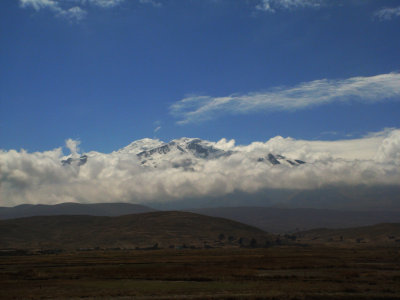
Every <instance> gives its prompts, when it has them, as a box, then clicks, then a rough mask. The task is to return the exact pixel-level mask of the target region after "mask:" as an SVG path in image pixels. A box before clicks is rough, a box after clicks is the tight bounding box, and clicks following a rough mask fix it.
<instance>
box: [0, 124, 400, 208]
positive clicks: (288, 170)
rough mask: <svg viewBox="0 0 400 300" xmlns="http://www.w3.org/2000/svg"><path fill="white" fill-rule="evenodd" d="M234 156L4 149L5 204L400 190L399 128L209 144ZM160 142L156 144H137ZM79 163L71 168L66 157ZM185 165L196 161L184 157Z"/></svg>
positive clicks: (0, 195)
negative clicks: (270, 158)
mask: <svg viewBox="0 0 400 300" xmlns="http://www.w3.org/2000/svg"><path fill="white" fill-rule="evenodd" d="M208 143H209V144H210V145H212V146H213V147H215V148H218V149H222V150H225V151H228V150H229V151H234V154H232V155H230V156H222V157H219V158H218V159H208V160H207V159H198V160H197V161H196V164H195V165H194V166H193V168H185V167H171V164H160V165H159V167H158V168H151V167H143V166H142V165H140V163H139V161H138V158H137V156H136V153H135V151H132V148H129V149H131V150H129V151H127V149H122V150H119V151H114V152H112V153H108V154H106V153H99V152H94V151H92V152H89V153H86V155H87V157H88V158H87V161H86V160H85V161H84V162H83V163H78V162H82V160H79V156H80V155H81V154H79V153H78V151H79V148H78V145H79V142H75V141H73V140H68V141H67V147H68V148H69V149H70V152H71V153H70V154H68V155H65V154H64V153H63V150H62V148H57V149H54V150H50V151H44V152H34V153H28V152H26V151H24V150H21V151H16V150H8V151H6V150H1V151H0V199H1V202H0V206H13V205H18V204H22V203H33V204H37V203H43V204H55V203H61V202H82V203H89V202H92V203H97V202H121V201H124V202H136V203H144V204H146V203H148V202H163V201H171V200H178V199H185V198H187V197H203V196H204V197H206V196H214V197H215V196H223V195H226V194H228V193H232V192H235V191H241V192H246V193H254V192H257V191H259V190H261V189H267V188H283V189H286V188H288V189H294V188H296V189H313V188H318V187H323V186H327V185H338V186H343V185H344V186H351V185H359V184H363V185H371V186H372V185H397V186H399V185H400V130H397V129H388V130H386V131H383V132H381V133H379V134H374V135H369V136H367V137H364V138H360V139H354V140H342V141H306V140H296V139H293V138H283V137H280V136H278V137H274V138H272V139H270V140H268V141H266V142H254V143H252V144H250V145H235V141H234V140H230V141H227V140H226V139H221V140H220V141H218V142H216V143H214V142H208ZM136 144H137V145H141V147H142V148H143V149H144V148H146V147H147V145H150V144H153V145H160V144H162V143H161V142H160V141H158V140H150V139H145V140H141V141H138V142H137V143H136ZM268 153H275V154H282V155H285V156H286V157H288V158H292V159H301V160H304V161H306V162H307V163H306V164H302V165H299V166H296V167H291V166H287V165H274V166H273V165H270V164H267V163H263V162H260V161H258V160H257V157H260V156H265V155H267V154H268ZM69 157H71V158H73V159H71V160H72V163H71V164H65V165H63V164H62V163H61V160H64V159H67V158H69ZM176 159H177V160H180V161H185V160H187V159H191V157H186V156H180V157H178V158H176Z"/></svg>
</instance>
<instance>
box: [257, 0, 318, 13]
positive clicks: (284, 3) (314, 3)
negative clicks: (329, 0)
mask: <svg viewBox="0 0 400 300" xmlns="http://www.w3.org/2000/svg"><path fill="white" fill-rule="evenodd" d="M324 2H325V0H261V1H260V2H259V3H258V4H257V5H256V9H257V10H261V11H266V12H270V13H274V12H276V10H280V9H287V10H291V9H296V8H305V7H314V8H316V7H320V6H321V5H322V4H323V3H324Z"/></svg>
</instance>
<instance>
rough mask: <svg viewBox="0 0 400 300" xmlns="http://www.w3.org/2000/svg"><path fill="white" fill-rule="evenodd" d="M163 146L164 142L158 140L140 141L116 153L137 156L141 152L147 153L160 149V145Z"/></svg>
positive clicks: (147, 139)
mask: <svg viewBox="0 0 400 300" xmlns="http://www.w3.org/2000/svg"><path fill="white" fill-rule="evenodd" d="M163 144H165V143H164V142H162V141H160V140H158V139H149V138H145V139H141V140H137V141H134V142H132V143H130V144H129V145H128V146H126V147H124V148H122V149H120V150H118V151H117V152H118V153H132V154H138V153H140V152H143V151H147V150H150V149H154V148H157V147H160V146H161V145H163Z"/></svg>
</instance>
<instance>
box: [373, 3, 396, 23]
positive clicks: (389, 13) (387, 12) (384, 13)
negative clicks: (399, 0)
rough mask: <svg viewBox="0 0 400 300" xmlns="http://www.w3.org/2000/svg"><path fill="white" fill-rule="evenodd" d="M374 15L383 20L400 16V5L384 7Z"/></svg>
mask: <svg viewBox="0 0 400 300" xmlns="http://www.w3.org/2000/svg"><path fill="white" fill-rule="evenodd" d="M374 16H375V17H376V18H378V19H379V20H381V21H389V20H391V19H393V18H395V17H400V6H398V7H392V8H382V9H380V10H378V11H376V12H375V13H374Z"/></svg>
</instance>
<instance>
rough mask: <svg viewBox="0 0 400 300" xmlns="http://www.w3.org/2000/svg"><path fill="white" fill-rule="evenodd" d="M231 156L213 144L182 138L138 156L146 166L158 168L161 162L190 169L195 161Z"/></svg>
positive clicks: (142, 152)
mask: <svg viewBox="0 0 400 300" xmlns="http://www.w3.org/2000/svg"><path fill="white" fill-rule="evenodd" d="M230 154H232V152H231V151H224V150H221V149H218V148H215V147H214V145H213V143H211V142H207V141H203V140H201V139H196V138H181V139H176V140H172V141H171V142H169V143H165V144H162V145H159V146H158V147H155V148H152V149H148V150H144V151H141V152H139V153H137V154H136V155H137V157H138V158H139V160H140V161H141V164H142V165H145V166H153V167H157V166H158V165H159V164H160V163H161V162H164V163H165V162H169V163H170V164H171V166H172V167H174V168H177V167H184V168H188V167H189V166H191V165H192V164H194V161H193V160H199V159H216V158H219V157H221V156H229V155H230Z"/></svg>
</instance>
